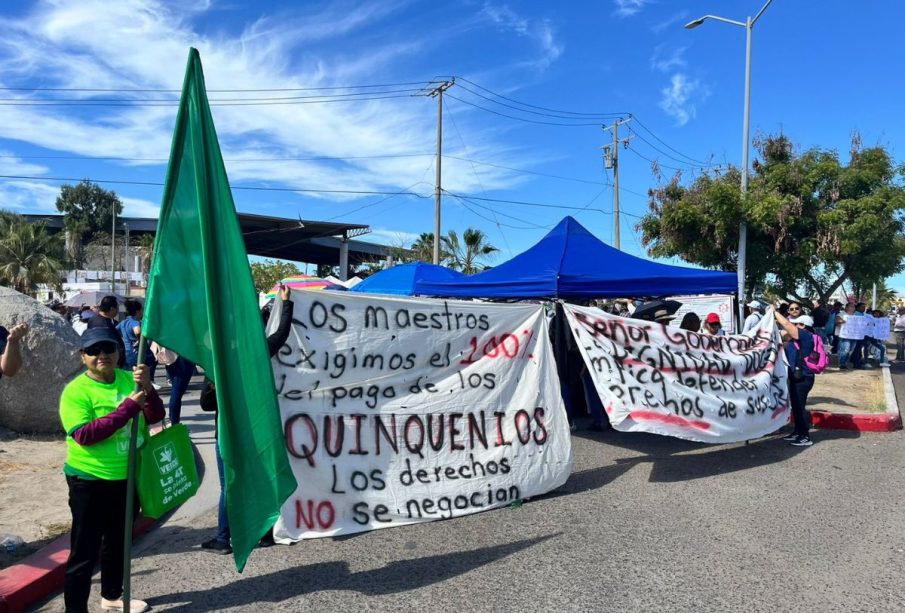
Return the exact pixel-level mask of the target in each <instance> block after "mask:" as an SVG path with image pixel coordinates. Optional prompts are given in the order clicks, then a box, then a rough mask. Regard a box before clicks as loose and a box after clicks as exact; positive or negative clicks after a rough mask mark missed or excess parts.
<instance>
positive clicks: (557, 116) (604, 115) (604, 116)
mask: <svg viewBox="0 0 905 613" xmlns="http://www.w3.org/2000/svg"><path fill="white" fill-rule="evenodd" d="M459 87H460V88H461V89H463V90H465V91H467V92H468V93H469V94H472V95H473V96H477V97H478V98H482V99H484V100H487V101H488V102H490V103H492V104H498V105H500V106H504V107H506V108H508V109H513V110H516V111H519V112H520V113H531V114H532V115H540V116H541V117H552V118H554V119H577V118H575V117H569V116H568V115H566V114H562V113H551V112H541V111H534V110H531V109H523V108H520V107H518V106H515V105H512V104H506V103H505V102H500V101H499V100H494V99H493V98H489V97H487V96H484V95H483V94H479V93H478V92H476V91H474V90H471V89H468V88H467V87H465V86H464V85H460V86H459ZM617 115H619V114H618V113H602V114H600V115H599V117H600V118H601V119H609V118H612V117H613V116H617Z"/></svg>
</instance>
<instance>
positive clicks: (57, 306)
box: [50, 300, 71, 323]
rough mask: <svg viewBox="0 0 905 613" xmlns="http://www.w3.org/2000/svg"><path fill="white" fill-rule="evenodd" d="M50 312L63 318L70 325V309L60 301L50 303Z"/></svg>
mask: <svg viewBox="0 0 905 613" xmlns="http://www.w3.org/2000/svg"><path fill="white" fill-rule="evenodd" d="M50 310H51V311H53V312H54V313H56V314H57V315H59V316H60V317H62V318H63V319H65V320H66V323H69V320H70V319H71V316H70V315H69V307H67V306H66V305H65V304H63V303H62V302H60V301H59V300H54V301H53V302H51V303H50Z"/></svg>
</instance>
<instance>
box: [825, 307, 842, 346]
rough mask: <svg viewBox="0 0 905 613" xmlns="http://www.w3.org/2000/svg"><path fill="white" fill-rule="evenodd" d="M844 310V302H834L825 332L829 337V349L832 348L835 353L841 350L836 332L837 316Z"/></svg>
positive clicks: (827, 337)
mask: <svg viewBox="0 0 905 613" xmlns="http://www.w3.org/2000/svg"><path fill="white" fill-rule="evenodd" d="M841 312H842V303H841V302H839V301H838V300H837V301H836V302H834V303H833V308H832V309H831V310H830V316H829V318H827V321H826V326H825V332H826V339H827V343H828V345H827V351H829V350H832V352H833V353H837V352H838V351H839V337H838V336H837V334H836V326H837V324H836V318H837V317H838V316H839V313H841Z"/></svg>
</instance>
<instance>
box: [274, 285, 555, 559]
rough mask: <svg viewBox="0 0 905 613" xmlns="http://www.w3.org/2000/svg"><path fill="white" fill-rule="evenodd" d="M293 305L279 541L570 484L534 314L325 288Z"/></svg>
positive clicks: (416, 518)
mask: <svg viewBox="0 0 905 613" xmlns="http://www.w3.org/2000/svg"><path fill="white" fill-rule="evenodd" d="M292 299H293V302H294V313H293V326H292V332H291V333H290V335H289V339H288V341H287V342H286V344H285V345H284V346H283V347H282V348H281V350H280V351H279V352H278V354H277V355H276V356H275V357H274V359H273V367H274V375H275V377H276V386H277V392H278V395H279V401H280V411H281V414H282V418H283V424H284V434H285V443H286V450H287V453H288V454H289V458H290V463H291V465H292V469H293V471H294V473H295V477H296V479H297V481H298V489H297V490H296V492H295V493H294V494H293V495H292V496H290V498H289V499H288V500H287V501H286V503H285V504H284V505H283V508H282V515H281V517H280V520H279V521H278V522H277V524H276V526H275V531H274V536H275V538H276V540H277V541H278V542H283V543H285V542H292V541H296V540H299V539H303V538H316V537H323V536H335V535H339V534H350V533H354V532H362V531H365V530H372V529H375V528H386V527H391V526H400V525H404V524H411V523H415V522H424V521H432V520H437V519H446V518H450V517H457V516H461V515H467V514H471V513H477V512H479V511H485V510H487V509H492V508H496V507H502V506H506V505H509V504H511V503H513V502H516V501H519V500H522V499H525V498H529V497H532V496H537V495H540V494H543V493H545V492H548V491H550V490H552V489H554V488H556V487H559V486H560V485H562V484H563V483H565V481H566V480H567V479H568V477H569V473H570V472H571V467H572V450H571V440H570V432H569V425H568V422H567V419H566V414H565V408H564V406H563V402H562V397H561V394H560V389H559V379H558V377H557V374H556V367H555V364H554V361H553V351H552V347H551V345H550V340H549V336H548V332H547V322H546V318H545V316H544V310H543V307H542V306H540V305H536V304H513V305H498V304H488V303H479V302H458V301H442V300H429V299H413V298H393V297H378V296H372V295H367V294H348V293H345V292H331V291H293V293H292ZM278 317H279V314H278V313H276V312H275V313H274V314H273V315H272V316H271V326H270V329H271V330H272V329H273V328H274V326H275V321H277V320H278Z"/></svg>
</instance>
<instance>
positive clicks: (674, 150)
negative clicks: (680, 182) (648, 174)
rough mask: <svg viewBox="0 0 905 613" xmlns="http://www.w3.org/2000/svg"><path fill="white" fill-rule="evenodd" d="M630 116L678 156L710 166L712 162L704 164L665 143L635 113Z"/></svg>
mask: <svg viewBox="0 0 905 613" xmlns="http://www.w3.org/2000/svg"><path fill="white" fill-rule="evenodd" d="M631 116H632V117H633V118H634V120H635V123H637V124H638V125H639V126H641V127H642V128H643V129H644V130H645V131H646V132H647V133H648V134H650V135H651V136H653V137H654V138H655V139H657V140H658V141H659V142H660V143H661V144H663V145H664V146H665V147H666V148H667V149H669V150H671V151H673V152H675V153H678V154H679V155H680V156H682V157H684V158H686V159H688V160H691V161H692V162H694V163H695V164H701V165H704V166H710V165H712V164H706V163H704V162H702V161H701V160H697V159H695V158H693V157H691V156H690V155H686V154H684V153H682V152H681V151H679V150H678V149H676V148H674V147H672V146H670V145H669V143H667V142H666V141H664V140H663V139H662V138H660V137H659V136H657V135H656V134H655V133H654V131H653V130H651V129H650V128H648V127H647V126H646V125H644V123H643V122H642V121H641V120H640V119H638V117H637V115H631ZM638 138H641V137H640V136H639V137H638ZM641 140H644V139H643V138H641ZM644 142H647V141H646V140H644Z"/></svg>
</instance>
